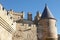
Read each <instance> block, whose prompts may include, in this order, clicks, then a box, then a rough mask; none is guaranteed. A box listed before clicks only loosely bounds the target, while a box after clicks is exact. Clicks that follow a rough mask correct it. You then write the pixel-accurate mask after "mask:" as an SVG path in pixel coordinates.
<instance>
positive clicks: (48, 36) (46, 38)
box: [39, 5, 58, 40]
mask: <svg viewBox="0 0 60 40" xmlns="http://www.w3.org/2000/svg"><path fill="white" fill-rule="evenodd" d="M39 25H40V26H42V39H41V40H58V35H57V27H56V19H55V18H54V16H53V15H52V13H51V12H50V10H49V8H48V6H47V5H45V9H44V11H43V13H42V15H41V19H40V21H39Z"/></svg>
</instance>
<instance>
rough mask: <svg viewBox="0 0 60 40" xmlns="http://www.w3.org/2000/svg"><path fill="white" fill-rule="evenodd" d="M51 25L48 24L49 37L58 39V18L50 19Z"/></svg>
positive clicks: (51, 39) (54, 39) (52, 39)
mask: <svg viewBox="0 0 60 40" xmlns="http://www.w3.org/2000/svg"><path fill="white" fill-rule="evenodd" d="M48 21H49V23H48V24H49V26H48V38H47V40H48V39H50V40H58V35H57V27H56V20H54V19H49V20H48Z"/></svg>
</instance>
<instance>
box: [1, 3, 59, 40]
mask: <svg viewBox="0 0 60 40" xmlns="http://www.w3.org/2000/svg"><path fill="white" fill-rule="evenodd" d="M0 40H58V35H57V27H56V19H55V18H54V17H53V16H52V14H51V12H50V11H49V9H48V7H47V6H45V9H44V11H43V13H42V15H41V14H40V12H37V14H36V16H35V18H34V20H32V14H31V13H30V12H28V17H27V19H24V12H23V11H22V12H15V11H13V10H12V9H11V10H9V11H7V10H6V9H5V8H4V7H3V6H2V5H1V4H0Z"/></svg>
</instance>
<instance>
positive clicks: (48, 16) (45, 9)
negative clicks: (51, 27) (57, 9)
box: [41, 5, 55, 19]
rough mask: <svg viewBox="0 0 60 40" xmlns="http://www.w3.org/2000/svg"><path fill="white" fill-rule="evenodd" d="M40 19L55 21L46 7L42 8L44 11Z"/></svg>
mask: <svg viewBox="0 0 60 40" xmlns="http://www.w3.org/2000/svg"><path fill="white" fill-rule="evenodd" d="M41 18H42V19H45V18H48V19H50V18H52V19H55V18H54V16H53V15H52V13H51V11H50V10H49V8H48V6H47V5H45V8H44V11H43V13H42V16H41Z"/></svg>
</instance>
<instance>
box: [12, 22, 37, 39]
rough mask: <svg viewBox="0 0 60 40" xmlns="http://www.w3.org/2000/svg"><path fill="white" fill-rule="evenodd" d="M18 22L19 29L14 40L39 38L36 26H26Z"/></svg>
mask: <svg viewBox="0 0 60 40" xmlns="http://www.w3.org/2000/svg"><path fill="white" fill-rule="evenodd" d="M20 24H21V23H17V26H16V27H17V31H16V32H15V33H14V35H13V38H12V40H37V32H36V26H35V25H32V26H25V25H27V24H25V25H24V26H23V25H20Z"/></svg>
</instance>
